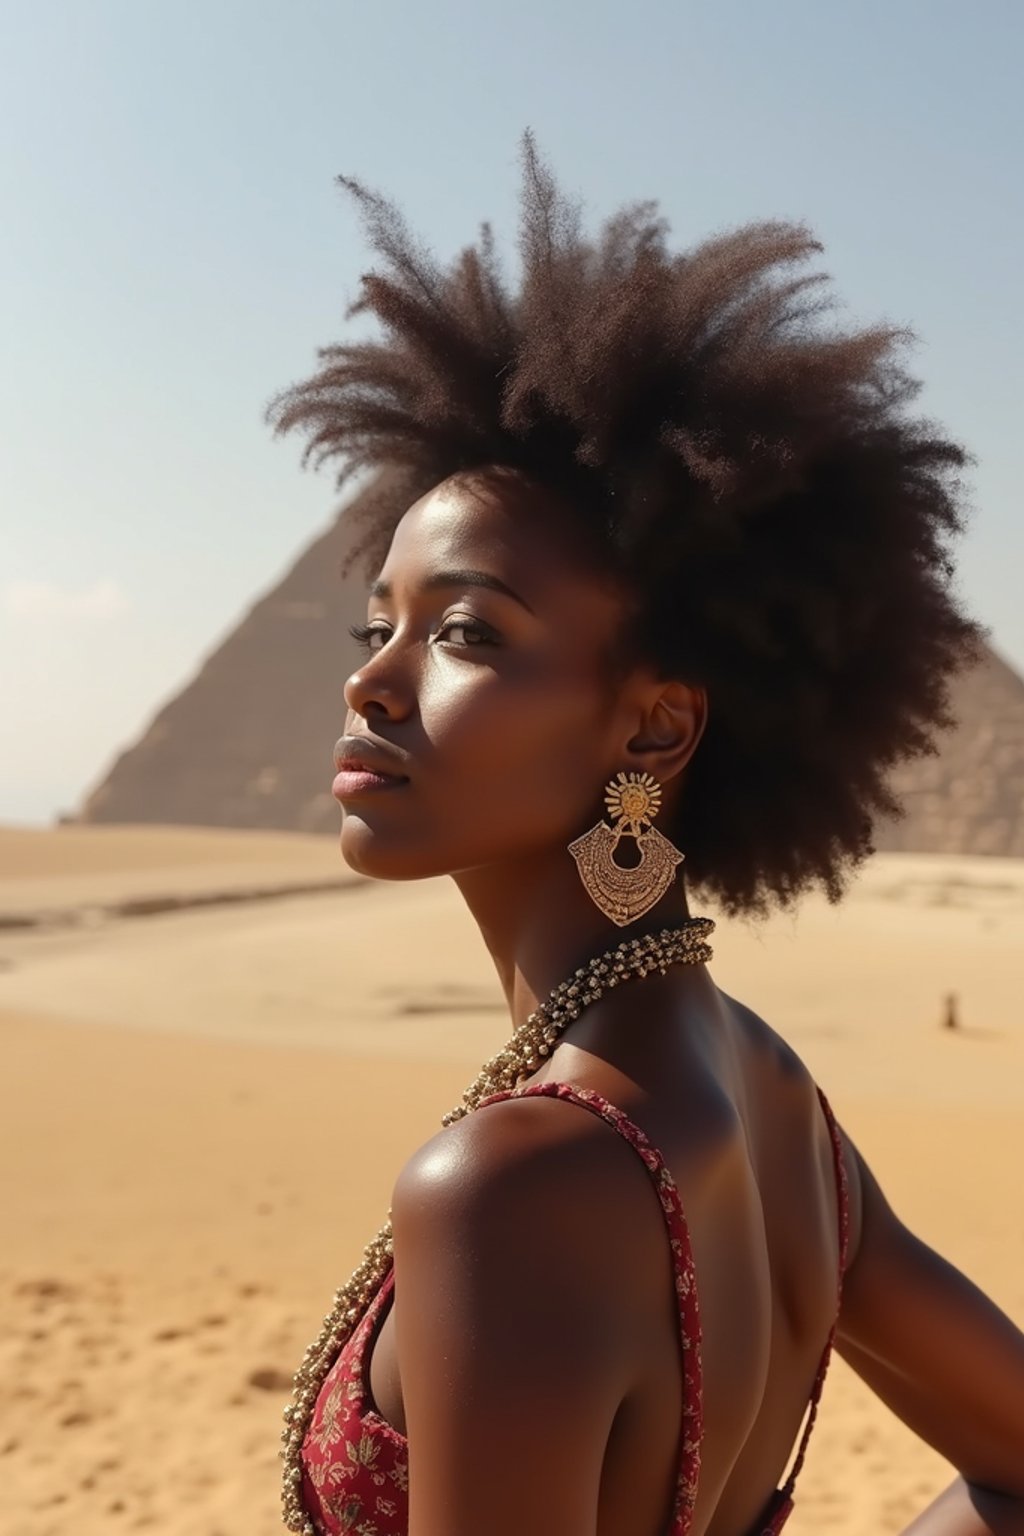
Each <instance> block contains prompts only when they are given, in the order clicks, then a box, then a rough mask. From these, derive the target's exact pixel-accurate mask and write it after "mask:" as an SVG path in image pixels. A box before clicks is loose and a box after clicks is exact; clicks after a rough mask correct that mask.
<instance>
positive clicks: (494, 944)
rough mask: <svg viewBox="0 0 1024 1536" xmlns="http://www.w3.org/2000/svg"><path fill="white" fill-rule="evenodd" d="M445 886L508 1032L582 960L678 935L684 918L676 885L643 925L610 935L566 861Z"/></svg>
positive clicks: (472, 874)
mask: <svg viewBox="0 0 1024 1536" xmlns="http://www.w3.org/2000/svg"><path fill="white" fill-rule="evenodd" d="M452 878H453V879H454V881H455V883H456V885H457V886H458V888H459V891H460V892H461V894H462V897H463V899H464V900H465V902H466V905H467V906H468V907H469V910H470V912H471V913H472V914H473V917H474V919H475V921H476V923H477V926H478V927H479V929H480V934H481V937H482V938H483V941H484V943H485V944H486V946H487V949H488V951H489V953H490V956H491V959H492V960H493V961H494V965H495V969H496V970H497V973H498V980H499V982H500V983H501V987H502V990H503V992H504V994H505V1000H506V1002H507V1003H508V1008H509V1013H510V1015H511V1017H512V1022H513V1025H514V1026H515V1027H516V1028H518V1027H519V1025H520V1024H521V1023H522V1022H523V1020H524V1019H526V1018H527V1017H528V1015H529V1014H530V1013H532V1012H533V1010H534V1009H535V1008H536V1006H537V1004H538V1003H539V1002H541V1001H542V1000H543V999H544V998H546V997H547V996H548V994H549V993H550V992H551V991H552V989H553V988H554V987H556V986H557V985H558V984H559V982H562V981H565V980H566V978H567V977H568V976H570V975H571V974H572V972H573V971H575V970H576V968H577V967H578V966H580V965H583V964H584V963H585V962H586V961H587V960H590V959H591V958H592V957H594V956H595V955H599V954H601V953H602V952H603V951H605V950H608V949H613V948H614V947H615V946H616V945H617V944H620V943H621V942H622V940H623V939H629V938H637V937H639V936H640V935H642V934H645V933H654V932H656V931H658V930H659V929H662V928H675V927H679V926H680V925H681V924H682V923H684V922H685V921H686V919H687V918H688V917H689V916H690V913H689V909H688V906H687V902H686V892H685V889H684V887H683V883H682V881H681V880H679V881H677V882H676V884H675V885H674V886H672V887H670V889H669V890H668V891H667V892H666V894H665V895H664V897H663V898H662V899H661V901H659V902H658V903H657V905H656V906H654V907H652V908H651V910H650V911H649V912H648V913H646V914H645V916H644V917H643V918H641V919H639V920H638V921H637V922H635V923H631V924H630V925H629V926H628V927H626V928H619V927H617V926H616V925H615V924H614V923H611V922H609V920H608V918H606V917H605V916H604V914H603V913H602V912H601V911H599V909H598V908H597V907H596V906H595V905H594V903H593V902H592V901H591V899H590V897H589V896H588V895H587V893H586V891H585V890H584V888H583V886H582V884H581V883H580V879H579V875H578V874H577V871H576V867H575V865H574V863H573V861H572V859H571V857H570V856H569V854H568V853H562V854H561V855H559V854H558V853H549V854H542V855H535V856H532V857H528V858H522V859H519V860H516V861H514V862H512V863H509V864H502V865H501V866H500V867H494V866H489V867H487V868H484V869H476V870H464V871H462V872H461V873H459V874H456V875H454V876H453V877H452Z"/></svg>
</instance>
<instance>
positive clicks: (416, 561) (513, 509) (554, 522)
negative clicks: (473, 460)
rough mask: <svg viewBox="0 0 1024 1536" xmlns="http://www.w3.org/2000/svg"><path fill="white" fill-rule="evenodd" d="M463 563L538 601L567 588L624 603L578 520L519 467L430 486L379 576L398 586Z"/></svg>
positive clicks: (401, 528)
mask: <svg viewBox="0 0 1024 1536" xmlns="http://www.w3.org/2000/svg"><path fill="white" fill-rule="evenodd" d="M460 567H461V568H468V567H472V568H474V569H479V570H485V571H488V572H489V573H490V574H492V575H495V576H500V577H501V578H502V580H504V581H505V582H506V583H507V584H508V585H509V586H511V587H513V588H514V589H515V590H516V591H517V592H520V593H521V594H522V596H523V597H525V598H527V600H528V601H531V603H532V602H533V601H534V600H537V601H539V602H542V603H543V601H544V600H545V599H546V598H549V597H551V596H553V595H554V593H555V592H556V590H560V591H561V592H562V594H563V595H564V594H565V592H566V589H567V588H568V587H571V588H573V589H574V590H576V591H577V593H580V594H582V593H583V592H588V593H590V594H591V595H593V596H594V597H595V598H598V599H603V601H604V602H606V603H607V602H609V601H612V600H616V601H618V602H621V593H620V592H619V590H618V586H617V584H616V583H615V582H614V580H613V579H612V577H611V574H610V573H609V572H608V571H607V570H606V569H602V567H601V565H600V564H599V560H598V557H597V554H596V552H595V550H594V548H593V546H592V544H590V543H589V542H588V540H587V537H586V535H585V533H584V531H583V530H582V528H581V526H580V524H579V520H578V518H576V517H575V516H574V514H573V513H572V511H571V510H570V509H569V508H568V507H567V506H566V505H565V503H564V502H562V501H561V500H560V499H559V498H558V497H557V496H556V495H555V494H554V493H553V492H551V491H548V490H546V489H545V488H544V487H541V486H537V485H534V484H532V483H531V482H529V481H527V480H525V479H523V478H522V477H521V476H519V475H516V474H513V473H512V472H507V473H502V472H492V473H482V474H475V475H472V476H470V475H462V476H456V477H453V478H452V479H450V480H445V481H442V483H441V484H440V485H438V486H435V487H434V489H433V490H431V491H428V492H427V494H426V495H425V496H423V497H421V498H420V500H419V501H417V502H414V504H413V505H412V506H411V507H410V508H409V510H408V511H407V512H406V513H405V515H404V516H403V517H402V519H401V521H400V522H399V524H398V526H397V528H396V529H395V533H394V536H393V538H392V541H391V547H390V549H389V551H388V555H387V559H386V560H385V562H384V565H383V567H382V569H381V572H380V574H381V577H382V578H384V579H386V580H387V581H389V582H391V583H392V584H396V583H398V582H400V581H403V580H409V581H412V582H415V581H416V580H417V579H418V578H420V577H425V576H427V575H428V574H430V573H431V572H434V571H438V570H443V569H445V568H451V569H457V568H460Z"/></svg>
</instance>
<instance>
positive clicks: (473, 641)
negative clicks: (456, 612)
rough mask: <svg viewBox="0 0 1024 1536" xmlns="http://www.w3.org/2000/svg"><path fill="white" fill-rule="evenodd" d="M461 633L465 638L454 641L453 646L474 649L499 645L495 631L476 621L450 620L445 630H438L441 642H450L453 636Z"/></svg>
mask: <svg viewBox="0 0 1024 1536" xmlns="http://www.w3.org/2000/svg"><path fill="white" fill-rule="evenodd" d="M459 632H461V634H462V635H463V637H464V638H463V639H461V640H453V641H452V642H451V643H452V644H453V645H464V646H466V647H467V648H472V647H473V646H475V645H497V643H498V642H497V639H496V638H495V635H494V631H493V630H491V629H489V628H488V627H487V626H486V625H485V624H481V623H479V621H478V620H476V619H459V618H455V619H449V621H448V623H447V624H446V625H445V626H444V628H443V629H439V630H438V632H437V638H438V639H439V640H440V639H444V640H448V639H449V637H450V636H451V635H453V634H456V633H459Z"/></svg>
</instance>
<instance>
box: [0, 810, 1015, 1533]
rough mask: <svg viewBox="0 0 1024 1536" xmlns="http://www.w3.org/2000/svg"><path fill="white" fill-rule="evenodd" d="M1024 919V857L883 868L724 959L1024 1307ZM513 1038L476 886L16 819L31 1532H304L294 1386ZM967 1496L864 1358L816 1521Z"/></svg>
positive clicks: (924, 1229)
mask: <svg viewBox="0 0 1024 1536" xmlns="http://www.w3.org/2000/svg"><path fill="white" fill-rule="evenodd" d="M274 893H277V894H274ZM247 895H248V896H251V897H252V898H253V899H251V900H247V899H243V898H245V897H246V896H247ZM699 910H705V911H706V910H709V909H708V908H707V907H701V908H699ZM711 915H714V913H713V912H712V914H711ZM1022 933H1024V861H1013V860H1007V859H980V858H976V859H969V858H962V857H961V858H953V857H943V856H939V855H928V856H912V855H896V854H890V855H880V856H878V857H877V858H876V859H874V860H873V861H872V862H871V863H870V864H869V865H868V867H867V868H866V869H865V871H864V872H863V874H862V875H861V877H860V879H859V880H858V882H857V885H856V886H855V888H854V890H853V891H852V892H851V894H850V895H849V896H848V898H847V900H846V901H845V902H844V903H843V904H842V905H841V906H840V907H838V908H831V907H829V906H828V904H827V903H826V902H825V901H824V900H817V899H811V900H808V901H806V902H805V903H804V904H803V905H802V907H801V908H800V910H799V913H798V915H797V916H795V917H777V918H773V919H772V920H771V921H770V922H769V923H767V924H764V925H760V926H753V925H744V924H739V923H735V922H724V923H722V924H721V925H720V927H719V931H718V934H717V935H716V938H715V945H716V957H715V963H714V966H713V968H712V969H713V974H714V975H715V977H716V980H717V981H718V982H719V984H720V985H722V986H724V987H725V988H726V990H728V991H730V992H732V993H733V994H734V995H738V996H739V997H741V998H743V999H744V1000H746V1001H748V1002H750V1003H751V1004H752V1005H753V1006H754V1007H756V1008H757V1009H758V1010H759V1011H760V1012H762V1013H763V1014H764V1015H765V1016H766V1017H767V1018H768V1019H769V1020H770V1022H771V1023H772V1024H773V1025H774V1026H775V1027H776V1028H778V1029H779V1030H780V1031H781V1032H782V1033H783V1034H785V1035H786V1036H787V1038H788V1039H789V1040H790V1041H791V1042H792V1044H793V1045H794V1047H795V1048H796V1049H797V1050H798V1051H799V1052H800V1053H801V1055H802V1056H803V1057H804V1059H805V1060H806V1061H807V1063H808V1065H809V1066H810V1068H811V1070H812V1071H814V1072H815V1074H816V1075H817V1077H818V1078H819V1080H820V1081H821V1082H822V1084H823V1086H824V1087H825V1089H826V1091H827V1092H828V1093H829V1096H830V1098H831V1100H832V1103H833V1105H834V1106H835V1109H836V1111H837V1113H838V1114H839V1116H840V1118H841V1120H842V1121H843V1122H844V1124H845V1125H846V1126H847V1127H848V1129H849V1130H850V1132H851V1133H852V1134H853V1135H854V1136H855V1137H856V1139H857V1140H858V1142H859V1144H860V1146H861V1148H862V1150H863V1152H864V1153H865V1155H866V1156H867V1157H868V1159H869V1160H870V1161H871V1162H872V1164H873V1166H874V1168H875V1171H876V1173H877V1175H878V1176H879V1177H880V1179H881V1181H882V1183H883V1185H884V1186H885V1187H886V1188H887V1190H888V1192H889V1195H890V1198H891V1199H892V1201H893V1203H894V1204H895V1205H896V1207H897V1209H898V1210H899V1211H900V1212H901V1214H902V1215H903V1216H904V1218H905V1219H906V1220H907V1221H908V1222H909V1223H910V1224H911V1225H912V1226H913V1227H914V1228H915V1229H916V1230H917V1231H918V1232H919V1233H920V1234H921V1235H922V1236H923V1237H924V1238H925V1239H926V1240H927V1241H928V1242H930V1243H932V1244H933V1245H934V1246H936V1247H937V1248H939V1249H940V1250H941V1251H942V1252H944V1253H945V1254H946V1255H947V1256H948V1257H949V1258H950V1259H951V1260H952V1261H953V1262H954V1263H956V1264H958V1265H959V1266H960V1267H961V1268H963V1269H964V1270H965V1271H966V1272H967V1273H968V1274H969V1275H971V1276H972V1278H973V1279H975V1280H976V1281H977V1282H978V1283H979V1284H980V1285H981V1286H982V1287H983V1288H984V1289H986V1290H987V1291H988V1292H989V1293H990V1294H991V1295H992V1296H993V1298H994V1299H995V1300H996V1301H997V1302H998V1303H999V1305H1001V1306H1002V1307H1004V1308H1005V1309H1006V1310H1007V1311H1008V1312H1009V1313H1010V1314H1011V1316H1013V1317H1014V1318H1015V1319H1016V1320H1017V1321H1019V1322H1022V1323H1024V1204H1022V1201H1021V1195H1020V1171H1019V1170H1020V1168H1021V1166H1022V1151H1024V1006H1022V992H1024V988H1022V985H1021V983H1022V979H1024V944H1022V942H1021V939H1022ZM951 992H952V993H956V995H957V1007H958V1013H959V1019H960V1026H961V1027H960V1028H958V1029H957V1030H955V1031H950V1030H947V1029H944V1028H943V1027H942V1020H943V1015H944V1010H945V998H946V995H947V994H949V993H951ZM506 1033H507V1022H506V1018H505V1015H504V1011H503V1006H502V1004H501V1001H500V998H499V995H498V990H497V985H496V982H495V978H494V976H493V973H492V972H491V970H490V967H489V961H488V960H487V958H486V955H485V954H484V951H483V949H482V947H481V945H480V942H479V939H478V937H477V935H476V933H475V930H474V929H473V928H472V925H471V924H470V922H469V920H468V918H467V917H466V915H465V913H464V912H463V910H462V908H461V906H460V904H459V901H458V898H457V895H456V893H455V892H454V889H453V888H450V887H449V885H448V884H447V882H425V883H423V884H419V885H415V886H407V887H402V886H400V887H391V886H388V887H385V886H380V885H371V884H368V883H366V882H362V881H358V880H355V879H353V878H352V877H351V876H349V875H347V874H346V872H345V870H344V867H343V866H342V865H341V862H340V857H339V855H338V852H337V847H336V844H335V842H334V840H333V839H332V838H330V837H326V838H325V837H318V838H314V837H302V836H296V835H291V834H282V833H265V832H259V833H250V832H215V831H202V830H191V829H183V828H172V827H166V828H153V827H137V828H136V827H84V826H68V827H61V828H57V829H54V830H46V831H42V830H25V829H22V830H17V829H3V828H0V1094H2V1099H0V1198H2V1210H3V1234H4V1242H3V1249H2V1252H0V1296H2V1310H0V1369H2V1376H3V1382H4V1391H3V1393H2V1395H0V1530H2V1531H3V1532H4V1536H57V1533H60V1536H65V1533H67V1532H68V1531H70V1530H72V1529H73V1530H74V1531H75V1533H76V1536H114V1533H117V1532H119V1531H141V1530H149V1531H152V1532H154V1533H161V1536H271V1533H276V1532H277V1531H278V1530H279V1529H280V1528H281V1527H280V1522H279V1516H278V1493H277V1488H278V1465H279V1464H278V1461H277V1454H276V1453H277V1445H278V1431H279V1427H280V1413H281V1408H282V1406H283V1403H284V1402H285V1400H286V1398H287V1394H288V1383H289V1378H290V1375H291V1372H292V1371H293V1370H294V1368H295V1366H296V1364H297V1362H298V1360H299V1357H300V1356H301V1353H302V1350H303V1348H304V1347H305V1344H306V1343H307V1342H308V1340H309V1338H311V1337H312V1335H313V1334H314V1333H315V1332H316V1329H317V1327H318V1325H319V1320H320V1317H321V1315H322V1313H323V1312H324V1310H325V1308H326V1306H327V1304H328V1303H329V1301H330V1297H331V1294H332V1292H333V1291H334V1289H335V1287H336V1286H337V1285H338V1284H339V1283H340V1282H341V1281H342V1280H344V1279H345V1278H347V1276H348V1274H349V1272H350V1270H351V1269H352V1267H353V1266H354V1264H355V1263H356V1262H357V1261H358V1259H359V1256H360V1254H361V1252H362V1249H363V1246H364V1244H365V1243H366V1242H367V1241H368V1240H369V1238H370V1237H371V1236H372V1235H373V1233H374V1232H375V1231H376V1230H377V1228H378V1226H379V1225H380V1223H381V1221H382V1220H383V1217H384V1214H385V1212H386V1210H387V1205H388V1197H389V1193H390V1190H391V1187H392V1184H393V1181H394V1178H395V1175H396V1174H397V1172H398V1169H399V1167H400V1166H401V1164H402V1162H403V1161H404V1159H405V1158H406V1157H407V1156H408V1155H409V1153H410V1152H411V1151H412V1150H413V1148H414V1147H415V1146H417V1145H418V1144H419V1143H420V1142H422V1141H423V1140H425V1139H426V1138H427V1137H428V1136H430V1135H431V1134H432V1133H433V1132H434V1131H435V1130H436V1129H437V1128H438V1126H439V1124H440V1119H441V1115H442V1114H443V1113H444V1111H445V1110H446V1109H448V1108H449V1107H450V1106H451V1105H452V1104H454V1103H456V1102H457V1100H458V1098H459V1096H460V1094H461V1090H462V1088H463V1087H464V1085H465V1084H466V1083H467V1082H468V1081H469V1079H470V1078H471V1077H472V1076H473V1074H474V1072H475V1070H476V1068H477V1067H478V1066H479V1064H480V1062H481V1061H482V1060H483V1059H484V1058H485V1057H486V1056H487V1055H489V1054H490V1053H491V1051H492V1050H493V1049H494V1048H495V1047H496V1046H497V1044H498V1043H500V1041H501V1040H502V1039H503V1038H504V1036H505V1034H506ZM968 1364H969V1362H965V1367H966V1366H967V1365H968ZM950 1476H951V1470H950V1469H949V1468H948V1467H947V1466H946V1465H945V1464H944V1463H943V1462H942V1461H941V1459H940V1458H939V1457H938V1456H937V1455H935V1454H934V1453H933V1452H932V1451H930V1450H929V1449H928V1448H927V1447H926V1446H923V1445H922V1444H920V1443H919V1442H917V1441H916V1440H915V1438H914V1437H913V1435H911V1434H910V1432H909V1431H908V1430H906V1429H905V1428H904V1427H903V1426H902V1425H901V1424H899V1423H898V1422H897V1421H896V1420H895V1419H893V1418H892V1416H891V1415H890V1414H889V1413H888V1412H887V1411H886V1410H885V1409H884V1408H883V1407H882V1406H881V1405H880V1404H879V1403H878V1402H877V1401H876V1400H875V1399H873V1398H872V1396H871V1394H870V1393H869V1392H868V1390H867V1389H866V1388H865V1387H864V1386H863V1385H862V1384H861V1383H859V1382H858V1381H857V1379H856V1378H855V1377H854V1376H853V1375H852V1373H851V1372H850V1371H849V1370H848V1369H847V1368H846V1367H845V1366H844V1365H843V1363H842V1362H841V1361H838V1360H837V1361H835V1362H834V1364H833V1366H832V1369H831V1371H830V1373H829V1378H828V1382H827V1385H826V1391H825V1397H824V1402H823V1406H822V1410H821V1414H820V1416H819V1421H818V1427H817V1430H816V1434H815V1439H814V1442H813V1444H812V1448H811V1452H810V1456H809V1460H808V1463H807V1466H806V1469H805V1472H804V1475H803V1478H802V1481H801V1485H800V1489H799V1496H798V1508H797V1511H796V1513H795V1514H794V1516H793V1520H792V1523H791V1527H790V1529H791V1530H792V1531H793V1533H794V1536H811V1533H812V1532H813V1533H817V1536H823V1533H828V1536H867V1533H872V1536H884V1533H889V1532H897V1531H899V1530H900V1529H901V1528H902V1527H903V1526H904V1525H905V1524H906V1523H907V1522H908V1521H909V1519H910V1518H911V1517H912V1515H913V1514H914V1513H915V1512H916V1511H917V1510H918V1509H920V1508H921V1507H922V1506H923V1505H924V1504H925V1503H926V1502H927V1501H928V1500H929V1498H930V1497H931V1496H932V1495H934V1494H935V1493H936V1492H937V1491H938V1490H939V1489H940V1488H941V1487H942V1486H944V1485H945V1483H946V1482H948V1481H949V1478H950Z"/></svg>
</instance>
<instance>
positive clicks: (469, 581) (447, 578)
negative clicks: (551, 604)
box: [369, 571, 533, 613]
mask: <svg viewBox="0 0 1024 1536" xmlns="http://www.w3.org/2000/svg"><path fill="white" fill-rule="evenodd" d="M440 587H487V588H488V590H489V591H491V592H500V593H502V595H503V596H504V597H511V598H512V599H513V600H514V601H515V602H517V603H518V604H519V605H520V607H522V608H525V609H526V611H527V613H533V609H532V608H531V607H530V605H529V603H528V602H527V601H526V599H525V597H520V596H519V593H518V592H513V590H512V588H511V587H509V586H506V584H505V583H504V582H503V581H502V580H501V579H500V578H499V577H497V576H492V575H491V574H490V573H489V572H488V571H437V572H435V574H434V575H433V576H428V577H427V579H426V580H425V581H423V582H421V583H420V589H419V590H420V591H421V592H435V591H437V590H438V588H440ZM391 592H392V588H391V583H390V581H382V580H381V579H380V577H378V578H377V580H376V581H375V582H373V583H372V584H371V586H370V594H369V595H370V596H371V597H390V596H391Z"/></svg>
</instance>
